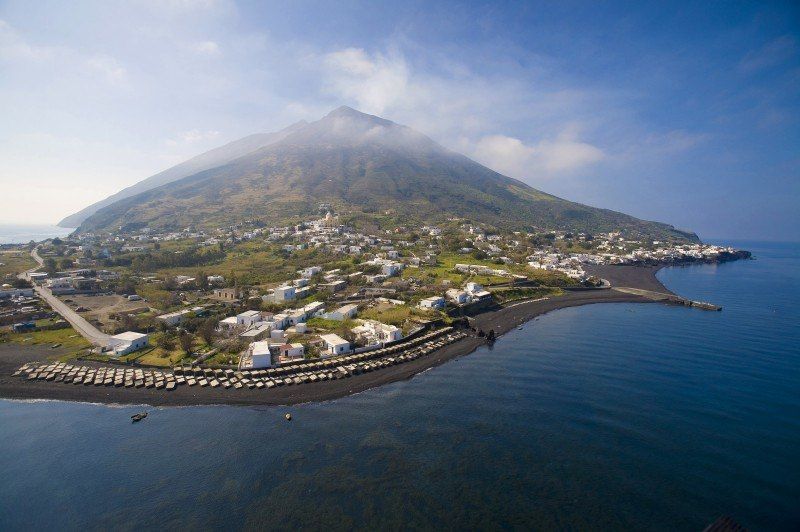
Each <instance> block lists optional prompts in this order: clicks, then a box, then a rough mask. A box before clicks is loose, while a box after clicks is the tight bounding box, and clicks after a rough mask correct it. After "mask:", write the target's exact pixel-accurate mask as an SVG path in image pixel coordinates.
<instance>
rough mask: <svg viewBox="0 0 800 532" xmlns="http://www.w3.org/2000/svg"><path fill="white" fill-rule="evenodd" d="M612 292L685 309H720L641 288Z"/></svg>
mask: <svg viewBox="0 0 800 532" xmlns="http://www.w3.org/2000/svg"><path fill="white" fill-rule="evenodd" d="M613 290H616V291H617V292H623V293H625V294H635V295H638V296H642V297H646V298H647V299H650V300H652V301H662V302H664V303H669V304H671V305H683V306H685V307H693V308H699V309H701V310H714V311H720V310H722V307H720V306H719V305H714V304H713V303H707V302H705V301H692V300H691V299H686V298H685V297H681V296H676V295H675V294H666V293H664V292H655V291H653V290H643V289H641V288H628V287H624V286H620V287H614V288H613Z"/></svg>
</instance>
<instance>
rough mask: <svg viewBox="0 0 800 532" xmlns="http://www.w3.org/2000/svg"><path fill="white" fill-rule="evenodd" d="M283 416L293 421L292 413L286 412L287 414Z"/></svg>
mask: <svg viewBox="0 0 800 532" xmlns="http://www.w3.org/2000/svg"><path fill="white" fill-rule="evenodd" d="M283 417H285V418H286V421H291V420H292V415H291V414H289V413H287V414H286V415H285V416H283Z"/></svg>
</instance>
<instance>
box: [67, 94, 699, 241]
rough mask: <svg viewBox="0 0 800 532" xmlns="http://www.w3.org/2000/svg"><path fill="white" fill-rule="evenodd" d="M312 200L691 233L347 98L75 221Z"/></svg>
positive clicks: (298, 213) (171, 219)
mask: <svg viewBox="0 0 800 532" xmlns="http://www.w3.org/2000/svg"><path fill="white" fill-rule="evenodd" d="M320 203H329V204H331V205H332V206H333V207H334V208H336V209H337V211H342V212H366V213H380V212H385V211H392V212H393V213H395V214H396V215H398V216H400V217H401V218H402V219H405V220H408V221H410V222H412V221H413V222H430V223H436V222H438V221H442V220H445V219H448V218H452V217H461V218H467V219H470V220H472V221H475V222H481V223H486V224H489V225H492V226H495V227H498V228H503V229H534V228H536V229H564V230H572V231H585V232H592V233H595V232H605V231H617V230H622V231H624V232H626V233H627V234H629V235H631V236H642V235H646V236H652V237H655V238H664V239H666V238H678V239H696V238H697V237H696V236H695V235H693V234H687V233H683V232H680V231H677V230H675V229H674V228H673V227H672V226H669V225H667V224H662V223H656V222H648V221H643V220H639V219H637V218H634V217H632V216H628V215H625V214H622V213H618V212H614V211H610V210H607V209H598V208H594V207H589V206H586V205H581V204H578V203H573V202H570V201H566V200H563V199H561V198H557V197H555V196H551V195H549V194H546V193H544V192H541V191H538V190H536V189H533V188H531V187H529V186H528V185H526V184H524V183H522V182H520V181H518V180H515V179H511V178H509V177H506V176H503V175H501V174H499V173H497V172H494V171H493V170H490V169H489V168H486V167H485V166H482V165H480V164H478V163H476V162H475V161H472V160H471V159H469V158H467V157H465V156H463V155H460V154H458V153H455V152H452V151H450V150H447V149H445V148H443V147H442V146H440V145H439V144H437V143H435V142H434V141H433V140H431V139H430V138H428V137H426V136H425V135H422V134H420V133H417V132H415V131H413V130H411V129H410V128H407V127H404V126H400V125H398V124H395V123H393V122H390V121H387V120H383V119H381V118H378V117H374V116H370V115H366V114H363V113H360V112H358V111H355V110H353V109H350V108H347V107H342V108H339V109H337V110H335V111H333V112H332V113H330V114H328V115H327V116H325V117H324V118H322V119H321V120H319V121H317V122H313V123H310V124H307V125H304V126H302V127H298V128H296V129H295V131H294V132H292V133H291V134H289V135H288V136H286V137H285V138H283V139H282V140H280V141H278V142H275V143H273V144H270V145H268V146H265V147H263V148H261V149H258V150H256V151H254V152H252V153H249V154H247V155H245V156H243V157H240V158H238V159H236V160H234V161H232V162H230V163H228V164H225V165H223V166H219V167H216V168H212V169H209V170H206V171H203V172H200V173H196V174H194V175H191V176H189V177H186V178H183V179H180V180H178V181H175V182H172V183H168V184H166V185H163V186H161V187H158V188H155V189H153V190H149V191H146V192H144V193H141V194H138V195H136V196H132V197H129V198H125V199H122V200H120V201H117V202H116V203H113V204H112V205H109V206H107V207H105V208H103V209H100V210H99V211H97V212H96V213H95V214H94V215H92V216H90V217H89V218H88V219H87V220H86V221H85V222H84V223H83V224H82V225H81V227H80V230H81V231H96V230H117V229H119V228H123V229H126V228H128V229H130V228H136V227H140V226H145V225H146V226H149V227H153V228H156V229H177V228H183V227H187V226H189V225H194V226H199V227H214V226H220V225H230V224H233V223H236V222H239V221H242V220H252V219H258V220H263V221H264V222H267V223H281V222H289V221H295V220H299V219H301V218H304V217H307V216H308V215H309V214H311V213H315V212H316V210H317V207H318V205H319V204H320Z"/></svg>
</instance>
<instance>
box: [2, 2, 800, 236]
mask: <svg viewBox="0 0 800 532" xmlns="http://www.w3.org/2000/svg"><path fill="white" fill-rule="evenodd" d="M545 7H546V9H545ZM723 11H724V15H725V16H724V17H722V16H720V15H721V14H722V12H723ZM798 14H800V13H799V12H798V8H797V6H796V5H793V4H792V3H789V2H787V3H785V4H781V3H776V4H772V5H770V6H760V5H755V4H748V3H739V4H736V5H732V6H724V7H723V6H708V5H706V4H704V3H695V4H692V3H688V4H682V5H681V6H680V7H679V8H678V7H674V6H667V7H646V6H634V7H631V6H622V5H619V4H618V5H615V6H603V7H602V8H597V7H592V6H590V5H589V4H581V3H575V4H570V5H564V6H558V7H553V6H544V5H538V4H535V5H526V6H523V7H518V8H510V7H497V6H486V5H466V6H461V7H460V6H457V5H454V4H447V3H445V4H438V5H437V6H430V5H428V4H426V3H411V4H405V5H404V6H399V5H379V4H372V3H363V4H362V3H357V2H348V3H343V4H340V5H336V6H331V5H327V4H324V3H309V2H299V3H295V4H293V5H291V6H283V5H280V4H277V3H271V2H268V3H250V2H227V1H214V0H205V1H197V2H193V1H175V2H147V1H144V2H139V3H135V4H131V5H110V4H108V5H107V4H106V3H101V2H87V3H82V4H80V5H77V6H64V5H59V4H57V3H48V2H44V3H40V4H37V5H30V4H27V3H23V2H16V1H9V2H4V3H2V4H0V65H1V66H2V68H3V71H4V73H5V75H4V76H3V78H2V79H0V94H2V95H3V98H2V103H0V106H2V109H3V115H4V116H6V117H7V120H5V121H4V123H3V124H0V138H3V139H4V142H3V143H0V157H2V158H3V160H4V162H5V164H4V165H3V167H2V169H0V183H2V184H3V185H5V186H6V187H10V188H11V189H12V190H14V194H15V197H17V198H18V199H19V201H17V202H14V204H13V205H9V206H8V207H7V208H6V209H4V213H3V214H2V215H0V223H7V224H34V225H36V224H47V223H57V222H58V221H59V220H60V219H62V218H63V217H64V216H67V215H69V214H72V213H74V212H76V211H78V210H80V209H82V208H83V207H86V206H88V205H90V204H92V203H94V202H96V201H98V200H101V199H103V198H105V197H107V196H109V195H111V194H113V193H115V192H117V191H119V190H121V189H123V188H125V187H127V186H130V185H132V184H134V183H136V182H138V181H140V180H142V179H144V178H146V177H149V176H150V175H153V174H155V173H158V172H160V171H162V170H164V169H166V168H169V167H170V166H173V165H174V164H177V163H180V162H182V161H184V160H186V159H188V158H190V157H192V156H194V155H197V154H200V153H203V152H205V151H207V150H209V149H212V148H215V147H218V146H221V145H223V144H225V143H227V142H230V141H233V140H236V139H239V138H241V137H244V136H246V135H249V134H253V133H265V132H270V131H276V130H278V129H281V128H283V127H285V126H287V125H289V124H291V123H293V122H296V121H298V120H301V119H305V120H309V121H312V120H316V119H318V118H320V117H321V116H323V115H324V114H325V113H327V112H328V111H330V110H331V109H333V108H335V107H338V106H339V105H349V106H352V107H354V108H356V109H359V110H361V111H364V112H367V113H370V114H375V115H378V116H381V117H383V118H387V119H389V120H393V121H395V122H398V123H401V124H404V125H408V126H410V127H412V128H414V129H416V130H418V131H419V132H421V133H423V134H425V135H428V136H430V137H431V138H433V139H434V140H436V141H437V142H440V143H441V144H443V145H444V146H446V147H448V148H450V149H453V150H456V151H459V152H461V153H464V154H465V155H467V156H469V157H471V158H473V159H475V160H477V161H478V162H480V163H482V164H485V165H486V166H488V167H490V168H492V169H494V170H497V171H499V172H501V173H504V174H506V175H509V176H511V177H515V178H518V179H521V180H523V181H524V182H526V183H528V184H530V185H531V186H534V187H536V188H539V189H541V190H544V191H546V192H549V193H552V194H555V195H557V196H560V197H563V198H566V199H569V200H573V201H578V202H581V203H585V204H588V205H592V206H597V207H604V208H609V209H614V210H618V211H622V212H625V213H628V214H632V215H634V216H637V217H640V218H644V219H648V220H657V221H662V222H666V223H669V224H672V225H674V226H676V227H679V228H682V229H687V230H692V231H695V232H697V233H698V234H699V235H700V236H701V237H702V238H704V239H714V238H730V239H766V240H798V239H799V235H798V229H797V228H798V227H800V213H799V212H800V209H798V197H800V190H798V187H799V186H800V185H798V182H800V179H798V177H800V175H798V174H800V170H798V168H800V164H798V163H800V160H798V156H797V153H798V150H797V148H798V145H799V144H800V142H798V140H800V126H799V125H798V120H797V118H798V108H799V107H800V98H798V89H800V44H798V43H799V42H800V41H798V35H800V32H798V29H799V28H798V20H800V17H798ZM312 30H313V31H312Z"/></svg>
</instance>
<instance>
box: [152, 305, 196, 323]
mask: <svg viewBox="0 0 800 532" xmlns="http://www.w3.org/2000/svg"><path fill="white" fill-rule="evenodd" d="M190 312H191V311H190V310H189V309H183V310H178V311H177V312H170V313H168V314H162V315H160V316H156V319H157V320H158V321H160V322H162V323H165V324H167V325H169V326H170V327H174V326H176V325H178V324H179V323H180V322H182V321H183V320H184V319H185V318H186V315H187V314H189V313H190Z"/></svg>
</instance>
